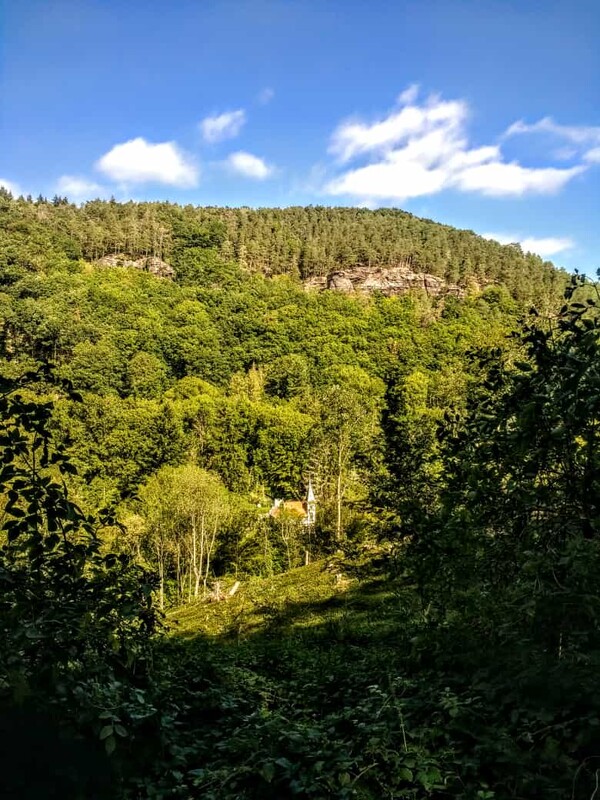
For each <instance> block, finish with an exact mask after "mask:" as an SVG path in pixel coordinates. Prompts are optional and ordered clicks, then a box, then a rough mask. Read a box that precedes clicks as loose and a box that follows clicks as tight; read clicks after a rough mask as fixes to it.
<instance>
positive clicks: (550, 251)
mask: <svg viewBox="0 0 600 800" xmlns="http://www.w3.org/2000/svg"><path fill="white" fill-rule="evenodd" d="M481 235H482V236H483V237H484V239H494V240H495V241H496V242H499V243H500V244H516V243H518V244H520V245H521V247H522V248H523V250H525V252H527V253H537V254H538V255H539V256H542V257H543V258H547V257H549V256H554V255H556V254H557V253H562V252H564V251H565V250H571V249H572V248H573V247H575V242H574V241H573V239H570V238H569V237H567V236H562V237H561V236H544V237H540V238H537V237H535V236H516V235H514V234H509V233H482V234H481Z"/></svg>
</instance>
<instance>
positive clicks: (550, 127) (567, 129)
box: [504, 117, 600, 163]
mask: <svg viewBox="0 0 600 800" xmlns="http://www.w3.org/2000/svg"><path fill="white" fill-rule="evenodd" d="M523 134H546V135H547V136H550V137H553V138H555V139H562V140H563V141H566V142H569V143H570V144H571V145H572V147H570V148H564V149H563V152H564V153H565V155H566V157H567V158H574V157H576V156H581V157H582V158H583V159H584V160H585V161H588V162H591V163H598V162H599V161H600V126H594V125H561V124H560V123H558V122H555V121H554V120H553V119H552V117H543V119H539V120H538V121H537V122H532V123H530V124H528V123H526V122H524V121H523V120H519V121H518V122H514V123H513V124H512V125H511V126H510V127H509V128H508V130H507V131H506V132H505V134H504V136H505V137H509V136H518V135H523Z"/></svg>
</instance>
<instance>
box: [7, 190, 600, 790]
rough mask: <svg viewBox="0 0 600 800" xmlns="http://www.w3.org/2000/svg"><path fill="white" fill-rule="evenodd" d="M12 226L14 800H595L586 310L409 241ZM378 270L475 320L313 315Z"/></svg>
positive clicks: (427, 306) (538, 266)
mask: <svg viewBox="0 0 600 800" xmlns="http://www.w3.org/2000/svg"><path fill="white" fill-rule="evenodd" d="M0 216H1V219H2V225H1V227H0V259H1V260H0V488H1V489H2V492H3V495H2V501H1V503H2V534H1V536H2V537H3V538H2V548H1V549H0V589H1V592H0V642H1V643H0V708H1V710H2V712H3V714H2V720H3V721H2V723H1V724H2V726H4V727H3V728H1V729H2V731H3V733H5V734H6V736H5V738H6V741H8V742H10V746H9V747H7V748H5V749H4V750H3V751H2V754H1V759H0V780H2V781H4V785H2V784H1V783H0V786H2V789H3V790H4V794H5V795H6V796H10V797H15V798H25V797H43V796H51V795H48V794H47V792H46V794H44V792H45V791H46V790H47V787H48V786H49V785H52V786H53V787H55V796H56V797H57V798H58V797H60V798H61V800H66V799H67V798H73V800H76V799H77V800H80V799H81V798H87V797H110V798H123V800H134V798H135V799H136V800H142V799H145V798H147V800H151V799H152V800H161V799H162V798H164V799H165V800H166V798H186V800H192V799H194V800H195V798H206V799H207V800H213V799H214V800H217V798H218V800H238V799H239V800H265V799H266V798H272V800H282V799H283V798H294V797H298V798H312V799H314V800H327V799H328V798H335V800H350V798H360V799H361V800H379V798H384V797H385V798H390V800H391V799H392V798H393V800H400V799H402V800H405V798H406V799H408V798H413V800H425V799H426V798H433V800H443V799H444V798H456V800H520V799H522V798H527V799H528V800H529V798H531V800H534V798H535V799H536V800H537V798H540V800H541V798H544V799H545V800H546V799H548V800H564V798H566V797H571V798H573V799H574V800H590V798H591V797H594V795H595V794H596V793H597V787H598V782H599V776H600V761H599V756H598V752H599V746H600V737H599V734H598V730H599V728H600V699H599V698H600V693H599V692H598V691H597V689H598V680H597V675H598V667H599V663H598V662H599V653H600V641H599V638H598V630H599V625H598V622H599V620H600V607H599V604H598V597H599V596H600V593H599V586H598V575H600V548H599V545H598V542H599V539H598V531H599V528H600V515H599V511H598V506H597V500H596V498H597V496H598V492H599V491H600V462H599V455H598V454H599V453H600V448H599V447H598V437H599V435H600V430H599V428H598V417H599V414H600V410H599V405H598V402H599V401H598V398H599V397H600V392H599V385H598V383H599V379H598V375H599V374H600V372H599V367H598V365H599V363H600V341H599V324H600V323H599V318H598V313H597V308H598V307H597V302H598V294H597V291H596V287H595V286H593V285H585V282H584V281H583V280H582V279H579V278H574V279H573V280H572V281H571V283H569V284H568V285H567V281H566V277H565V276H564V274H562V273H561V272H560V271H558V270H556V269H555V268H554V267H553V266H552V265H550V264H547V263H544V262H542V261H541V260H540V259H538V258H537V257H535V256H532V255H524V254H523V253H521V252H520V250H519V249H518V248H517V247H512V246H510V247H501V246H500V245H497V244H495V243H493V242H487V241H485V240H483V239H481V238H479V237H477V236H475V235H474V234H472V233H469V232H461V231H456V230H454V229H452V228H448V227H445V226H441V225H437V224H436V223H432V222H427V221H423V220H419V219H416V218H414V217H412V216H410V215H409V214H405V213H404V212H400V211H385V210H384V211H378V212H371V211H363V210H357V209H321V208H308V209H286V210H258V211H252V210H249V209H210V208H209V209H196V208H192V207H186V208H181V207H178V206H174V205H170V204H147V203H146V204H134V203H128V204H118V203H115V202H99V201H98V202H94V203H88V204H86V205H84V206H83V207H81V208H77V207H76V206H73V205H70V204H68V203H67V202H66V201H64V200H62V199H60V198H55V200H54V201H52V202H50V203H49V202H46V201H44V200H42V199H40V200H38V201H36V202H30V201H27V200H23V199H18V200H15V199H13V198H11V197H10V196H9V195H7V194H6V193H4V194H2V196H1V197H0ZM107 255H116V256H117V258H116V263H117V264H118V262H119V261H120V262H122V263H123V264H124V265H123V266H119V265H113V266H111V265H110V264H112V263H115V262H114V261H113V260H109V261H107V260H106V258H105V257H106V256H107ZM148 258H152V259H160V261H161V263H162V262H164V263H165V264H167V265H168V266H169V267H172V268H173V269H174V277H168V276H167V277H158V276H157V275H155V274H151V270H150V266H152V267H153V268H154V267H155V266H156V265H157V263H158V262H157V261H156V260H155V261H152V262H151V263H150V262H147V261H146V259H148ZM101 259H102V260H101ZM127 261H129V262H132V261H133V262H136V261H137V262H140V263H138V264H137V265H133V266H132V265H131V264H130V265H129V266H127V265H126V264H125V262H127ZM107 264H108V265H107ZM398 264H405V265H409V266H410V267H411V269H415V270H416V269H418V270H423V271H427V272H429V273H431V274H433V275H437V276H440V277H443V278H444V279H445V280H446V281H448V282H457V283H459V284H461V285H462V287H463V288H464V290H465V291H464V294H462V293H461V296H460V297H457V296H451V295H445V296H444V295H441V296H439V297H432V296H429V295H428V294H427V292H425V291H416V292H406V293H403V294H401V295H400V296H391V297H386V296H383V295H382V294H381V293H377V292H375V293H373V294H366V293H365V294H361V293H358V292H348V293H340V292H336V291H320V292H319V291H314V290H309V289H307V287H306V286H305V285H304V284H303V282H302V280H301V278H306V277H309V276H315V275H321V274H326V273H328V272H330V271H335V270H337V269H339V268H342V267H343V268H344V269H352V268H353V267H354V266H361V267H364V266H369V265H371V266H373V265H379V266H386V265H388V266H390V265H391V266H394V265H396V266H397V265H398ZM164 274H168V273H164ZM563 291H565V292H566V304H565V305H563V302H565V301H564V299H563V298H562V297H561V295H562V293H563ZM532 303H533V304H534V305H535V306H536V308H535V309H530V307H529V306H530V304H532ZM309 486H310V490H311V492H312V491H314V497H315V507H316V518H315V519H314V520H312V519H311V518H310V517H309V516H308V514H307V515H306V516H303V514H304V511H303V509H304V508H305V507H303V506H302V501H303V500H304V499H305V498H306V497H307V492H308V490H309ZM277 501H282V502H279V503H278V502H277ZM299 509H300V510H299ZM163 612H164V615H163ZM32 752H35V753H36V759H37V760H36V769H35V770H30V769H29V760H28V759H29V754H30V753H32ZM24 754H25V755H24ZM32 787H33V788H32ZM28 792H29V793H28Z"/></svg>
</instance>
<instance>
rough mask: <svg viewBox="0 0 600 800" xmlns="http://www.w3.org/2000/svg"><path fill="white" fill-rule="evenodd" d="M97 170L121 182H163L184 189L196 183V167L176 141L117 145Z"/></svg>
mask: <svg viewBox="0 0 600 800" xmlns="http://www.w3.org/2000/svg"><path fill="white" fill-rule="evenodd" d="M96 169H98V170H100V172H102V173H104V174H105V175H106V176H107V177H109V178H111V179H112V180H114V181H119V182H121V183H163V184H166V185H167V186H179V187H181V188H187V187H191V186H196V184H197V183H198V168H197V166H196V165H195V164H194V162H193V161H192V160H191V159H190V158H189V156H187V155H186V154H185V153H183V152H182V151H181V150H180V149H179V147H178V146H177V145H176V144H175V142H160V143H158V144H153V143H152V142H147V141H146V140H145V139H143V138H142V137H138V138H137V139H131V140H130V141H128V142H124V143H123V144H116V145H115V146H114V147H113V148H112V150H109V152H108V153H106V154H105V155H103V156H102V158H101V159H100V160H99V161H97V162H96Z"/></svg>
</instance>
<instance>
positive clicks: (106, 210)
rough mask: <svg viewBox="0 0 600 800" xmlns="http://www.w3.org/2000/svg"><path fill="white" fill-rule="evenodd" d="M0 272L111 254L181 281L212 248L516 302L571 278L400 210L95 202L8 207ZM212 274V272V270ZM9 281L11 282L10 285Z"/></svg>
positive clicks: (322, 271)
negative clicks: (373, 270) (494, 290)
mask: <svg viewBox="0 0 600 800" xmlns="http://www.w3.org/2000/svg"><path fill="white" fill-rule="evenodd" d="M1 202H2V208H1V209H0V214H1V215H2V222H3V225H2V230H3V235H2V239H1V240H0V266H2V267H3V268H4V270H8V272H7V275H10V274H11V272H12V271H14V270H17V272H18V271H19V270H20V269H32V268H34V269H35V268H39V267H40V266H41V265H42V264H44V263H48V262H49V261H52V260H54V261H58V262H61V261H62V262H64V261H65V260H66V261H73V260H77V259H79V258H83V259H85V260H87V261H95V260H97V259H99V258H101V257H103V256H106V255H107V254H112V253H123V254H127V256H129V257H133V258H139V257H142V256H154V257H157V258H161V259H163V260H165V261H166V262H168V263H169V264H172V266H174V267H175V269H176V270H177V273H178V275H179V280H180V281H182V282H193V281H194V280H196V279H197V278H198V275H199V274H203V273H206V271H207V270H210V267H211V263H212V262H210V259H209V263H207V254H206V249H207V248H209V249H210V250H211V254H212V255H213V256H215V255H218V256H219V257H220V258H221V259H224V260H225V261H226V262H229V261H232V260H234V261H236V262H237V263H238V264H239V265H240V266H241V267H242V268H245V269H249V270H253V271H257V272H261V273H263V274H266V275H277V274H284V275H289V276H290V277H292V278H294V279H298V278H302V279H307V278H311V277H314V276H324V275H327V274H328V273H330V272H332V271H334V270H340V269H352V268H353V267H356V266H368V267H384V268H385V267H395V266H398V265H400V266H407V267H409V268H411V269H412V270H414V271H416V272H427V273H430V274H432V275H434V276H437V277H440V278H443V279H445V280H446V281H447V282H448V283H450V284H459V285H461V286H463V287H469V286H471V287H473V286H474V287H481V286H485V285H489V284H502V285H504V286H506V287H507V288H508V290H509V291H510V293H511V294H512V295H513V296H514V297H515V298H517V299H519V300H524V301H525V300H526V301H529V302H532V301H538V300H539V299H545V298H546V297H547V296H548V295H553V296H556V292H557V291H558V292H560V291H562V287H563V286H564V283H565V276H564V274H562V273H561V272H560V271H557V270H556V269H555V268H554V267H553V266H552V265H551V264H550V263H548V262H545V261H543V260H542V259H541V258H539V257H538V256H535V255H532V254H526V253H523V252H522V251H521V248H520V247H519V245H508V246H503V245H500V244H498V243H497V242H494V241H488V240H486V239H483V238H482V237H480V236H477V235H476V234H474V233H473V232H472V231H461V230H457V229H456V228H452V227H450V226H447V225H441V224H439V223H436V222H432V221H431V220H425V219H420V218H418V217H414V216H413V215H412V214H409V213H407V212H404V211H399V210H394V209H380V210H378V211H369V210H367V209H357V208H325V207H309V208H300V207H297V208H285V209H250V208H237V209H235V208H211V207H205V208H196V207H193V206H185V207H180V206H176V205H172V204H170V203H133V202H129V203H123V204H119V203H116V202H114V201H110V202H104V201H94V202H89V203H86V204H85V205H84V206H82V207H81V208H78V207H76V206H74V205H71V204H69V203H68V201H67V200H66V199H63V198H59V197H56V198H55V199H54V201H52V202H51V203H49V202H46V201H44V200H42V199H39V200H38V201H36V202H29V201H26V200H24V199H20V200H18V201H14V200H13V201H11V200H10V199H9V196H8V195H7V194H6V193H5V194H4V196H3V199H2V201H1ZM213 266H214V264H213ZM5 280H6V278H5Z"/></svg>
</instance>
